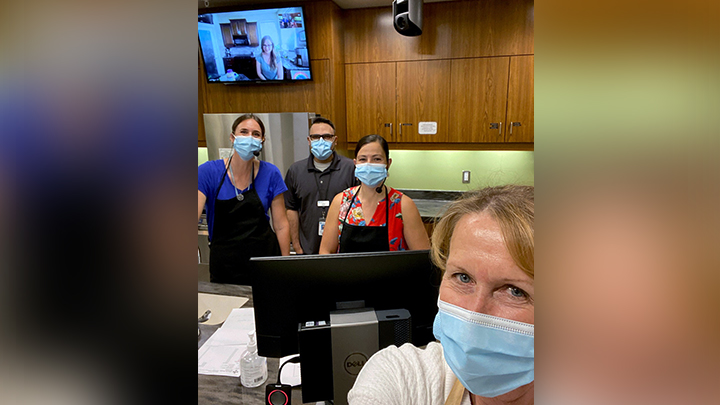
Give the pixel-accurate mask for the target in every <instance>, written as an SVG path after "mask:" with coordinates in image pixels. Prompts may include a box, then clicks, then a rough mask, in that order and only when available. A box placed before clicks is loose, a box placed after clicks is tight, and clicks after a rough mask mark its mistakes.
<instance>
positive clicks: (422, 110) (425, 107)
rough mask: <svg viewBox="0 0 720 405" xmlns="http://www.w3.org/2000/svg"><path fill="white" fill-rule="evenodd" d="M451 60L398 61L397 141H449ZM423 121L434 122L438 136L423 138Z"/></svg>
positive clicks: (425, 136)
mask: <svg viewBox="0 0 720 405" xmlns="http://www.w3.org/2000/svg"><path fill="white" fill-rule="evenodd" d="M449 89H450V61H448V60H435V61H417V62H398V64H397V100H398V101H397V116H398V128H397V131H396V135H395V141H396V142H447V141H448V139H449V137H448V109H449V105H450V90H449ZM420 122H434V123H436V124H437V133H436V134H433V135H420V134H419V133H418V125H419V123H420Z"/></svg>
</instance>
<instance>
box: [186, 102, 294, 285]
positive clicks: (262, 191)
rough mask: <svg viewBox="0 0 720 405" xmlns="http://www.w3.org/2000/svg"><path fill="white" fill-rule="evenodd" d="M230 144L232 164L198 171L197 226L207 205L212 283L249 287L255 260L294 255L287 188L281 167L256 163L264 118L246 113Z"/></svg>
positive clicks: (227, 162)
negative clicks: (287, 213)
mask: <svg viewBox="0 0 720 405" xmlns="http://www.w3.org/2000/svg"><path fill="white" fill-rule="evenodd" d="M230 141H231V142H232V145H233V154H232V155H231V156H230V158H229V159H218V160H213V161H209V162H206V163H204V164H202V165H200V166H198V221H199V220H200V216H201V215H202V211H203V207H204V206H205V205H207V222H208V233H209V240H210V281H213V282H218V283H232V284H244V285H250V284H251V283H250V281H251V280H250V273H249V270H248V268H247V267H248V266H247V262H248V260H250V257H256V256H279V255H281V254H282V255H283V256H287V255H289V254H290V227H289V226H288V220H287V216H286V214H285V200H284V197H283V193H284V192H285V191H286V190H287V187H286V186H285V182H284V181H283V178H282V174H281V173H280V170H279V169H278V168H277V166H275V165H273V164H272V163H268V162H264V161H261V160H258V159H257V158H256V156H258V155H259V154H260V150H261V149H262V145H263V142H264V141H265V125H264V124H263V122H262V120H260V118H258V117H257V116H255V115H253V114H245V115H242V116H240V117H239V118H238V119H236V120H235V122H234V123H233V125H232V133H231V134H230ZM268 209H269V210H270V211H271V214H272V221H273V223H272V225H273V228H274V229H275V232H273V229H271V228H270V221H269V217H268V215H267V212H268Z"/></svg>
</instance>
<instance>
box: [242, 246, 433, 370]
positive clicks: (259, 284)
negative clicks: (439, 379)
mask: <svg viewBox="0 0 720 405" xmlns="http://www.w3.org/2000/svg"><path fill="white" fill-rule="evenodd" d="M250 261H251V263H252V265H253V266H251V267H253V269H252V272H253V284H252V290H253V307H254V309H255V329H256V335H257V342H258V353H259V354H260V355H261V356H265V357H282V356H287V355H290V354H295V353H298V324H300V323H301V322H306V321H309V320H313V321H317V320H326V321H329V320H330V316H329V314H330V312H331V311H335V310H337V309H338V306H337V303H339V302H340V303H346V302H353V301H364V307H366V308H372V309H374V310H376V311H377V310H388V309H407V310H408V311H409V312H410V316H411V323H412V343H413V344H414V345H416V346H423V345H426V344H427V343H429V342H431V341H433V340H435V338H434V336H433V333H432V325H433V321H434V319H435V315H436V314H437V299H438V288H439V285H440V279H441V275H440V271H439V270H438V269H437V267H435V266H434V265H433V264H432V262H431V261H430V255H429V251H428V250H414V251H400V252H371V253H338V254H332V255H305V256H284V257H262V258H260V257H258V258H252V259H251V260H250Z"/></svg>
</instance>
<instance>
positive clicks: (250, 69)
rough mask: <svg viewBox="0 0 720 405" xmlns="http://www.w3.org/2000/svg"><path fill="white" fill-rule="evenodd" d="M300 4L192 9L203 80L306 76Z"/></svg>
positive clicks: (230, 81)
mask: <svg viewBox="0 0 720 405" xmlns="http://www.w3.org/2000/svg"><path fill="white" fill-rule="evenodd" d="M305 29H306V25H305V20H304V14H303V8H302V6H297V7H284V8H265V9H252V10H235V11H218V12H204V13H202V14H198V41H199V44H200V53H201V54H202V59H203V64H204V67H205V73H206V77H207V81H208V82H209V83H225V84H237V83H258V82H277V83H280V82H296V81H308V80H312V73H311V71H310V60H309V58H308V49H307V40H306V37H305Z"/></svg>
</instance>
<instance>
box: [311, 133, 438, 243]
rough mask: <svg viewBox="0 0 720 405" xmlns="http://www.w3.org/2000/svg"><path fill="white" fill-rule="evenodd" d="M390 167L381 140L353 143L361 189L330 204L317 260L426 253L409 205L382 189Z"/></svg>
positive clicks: (372, 137)
mask: <svg viewBox="0 0 720 405" xmlns="http://www.w3.org/2000/svg"><path fill="white" fill-rule="evenodd" d="M391 163H392V159H390V158H389V149H388V145H387V142H386V141H385V139H384V138H383V137H381V136H379V135H368V136H365V137H363V138H362V139H360V141H358V143H357V146H356V147H355V177H357V178H358V179H359V180H360V183H361V184H360V186H357V187H351V188H349V189H347V190H345V191H343V192H342V193H340V194H338V195H336V196H335V198H333V201H332V204H330V209H329V210H328V223H327V226H326V227H325V229H324V231H323V238H322V242H321V244H320V254H328V253H336V252H339V253H346V252H374V251H387V250H420V249H429V248H430V242H429V240H428V237H427V233H426V232H425V227H424V226H423V224H422V219H421V218H420V213H419V212H418V209H417V207H416V206H415V203H414V202H413V200H412V199H411V198H410V197H408V196H406V195H404V194H402V193H401V192H399V191H397V190H395V189H393V188H391V187H387V186H386V185H385V179H386V178H387V169H388V168H389V167H390V164H391ZM334 218H337V222H336V223H335V222H334Z"/></svg>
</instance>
